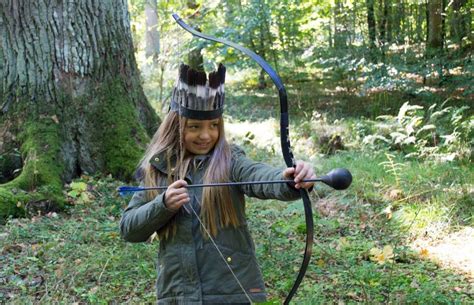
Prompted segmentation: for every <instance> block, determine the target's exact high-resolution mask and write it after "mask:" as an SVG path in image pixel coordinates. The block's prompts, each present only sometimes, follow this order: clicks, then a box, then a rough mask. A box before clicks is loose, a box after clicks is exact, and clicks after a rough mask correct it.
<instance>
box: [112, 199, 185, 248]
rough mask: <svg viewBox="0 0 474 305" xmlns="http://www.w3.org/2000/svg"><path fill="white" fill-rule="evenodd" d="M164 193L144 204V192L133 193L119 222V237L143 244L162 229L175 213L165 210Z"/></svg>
mask: <svg viewBox="0 0 474 305" xmlns="http://www.w3.org/2000/svg"><path fill="white" fill-rule="evenodd" d="M164 196H165V193H164V192H163V193H161V194H159V195H158V196H156V197H155V199H153V200H152V201H150V202H146V200H145V193H144V192H135V194H134V195H133V197H132V199H131V200H130V202H129V204H128V207H127V208H126V209H125V211H124V212H123V214H122V219H121V220H120V235H121V236H122V238H123V239H125V240H126V241H129V242H144V241H146V240H147V239H148V237H150V236H151V235H152V234H153V233H154V232H155V231H157V230H159V229H160V228H161V227H163V226H164V225H165V224H166V223H167V222H168V221H169V220H170V219H171V218H172V217H173V216H174V215H175V214H176V211H173V210H170V209H168V208H166V206H165V204H164Z"/></svg>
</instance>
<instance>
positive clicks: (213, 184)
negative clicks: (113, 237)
mask: <svg viewBox="0 0 474 305" xmlns="http://www.w3.org/2000/svg"><path fill="white" fill-rule="evenodd" d="M319 181H322V179H321V178H316V179H306V180H302V181H301V182H319ZM277 183H294V181H293V180H270V181H241V182H219V183H209V184H188V185H187V186H185V187H186V188H198V187H215V186H235V185H252V184H277ZM167 188H168V186H156V187H141V188H136V189H135V190H132V191H131V192H140V191H148V190H166V189H167Z"/></svg>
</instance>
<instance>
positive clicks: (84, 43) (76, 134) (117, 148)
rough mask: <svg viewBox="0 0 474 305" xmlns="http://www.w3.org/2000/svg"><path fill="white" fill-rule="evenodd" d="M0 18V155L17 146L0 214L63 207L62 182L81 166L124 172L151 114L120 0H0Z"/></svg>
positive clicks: (128, 172) (151, 126) (1, 189)
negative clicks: (12, 169)
mask: <svg viewBox="0 0 474 305" xmlns="http://www.w3.org/2000/svg"><path fill="white" fill-rule="evenodd" d="M0 22H1V28H2V31H1V32H0V59H1V62H3V64H2V65H0V72H1V74H2V83H1V86H0V94H1V95H2V104H1V113H0V135H1V141H0V156H12V155H13V156H14V155H15V154H14V152H15V151H16V152H18V154H17V155H18V157H17V158H16V159H15V158H13V159H14V162H16V164H17V165H16V166H14V167H18V166H19V167H18V168H16V169H15V172H14V171H11V166H10V169H9V171H11V174H9V175H7V177H4V179H3V180H2V182H4V183H3V184H1V185H0V217H4V216H6V215H8V214H13V215H18V214H24V213H25V209H24V207H25V206H32V205H35V204H38V205H42V206H45V205H47V206H59V207H60V206H62V205H63V204H64V203H65V199H64V196H63V195H62V187H63V185H64V183H65V182H69V181H71V179H73V178H75V177H78V176H80V175H81V174H84V173H87V174H93V173H102V174H112V175H113V176H114V177H116V178H119V179H130V178H131V177H132V175H133V171H134V168H135V166H136V164H137V162H138V161H139V159H140V157H141V155H142V153H143V149H144V147H145V145H146V143H147V142H148V139H149V136H150V135H152V134H153V132H154V130H155V129H156V127H157V123H158V117H157V116H156V113H155V112H154V110H153V109H152V108H151V106H150V105H149V104H148V101H147V100H146V98H145V96H144V94H143V90H142V88H141V85H140V80H139V73H138V70H137V67H136V62H135V58H134V53H133V44H132V39H131V32H130V23H129V15H128V11H127V1H125V0H120V1H114V0H106V1H99V0H87V1H86V0H84V1H45V0H37V1H27V0H21V1H18V0H10V1H2V2H0ZM10 159H11V158H10ZM7 163H8V162H7ZM11 163H12V162H10V165H11ZM0 166H2V163H0ZM6 168H7V167H3V166H2V168H0V172H2V173H4V172H5V171H4V170H5V169H6Z"/></svg>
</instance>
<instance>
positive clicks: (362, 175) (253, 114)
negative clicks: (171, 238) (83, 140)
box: [0, 71, 474, 304]
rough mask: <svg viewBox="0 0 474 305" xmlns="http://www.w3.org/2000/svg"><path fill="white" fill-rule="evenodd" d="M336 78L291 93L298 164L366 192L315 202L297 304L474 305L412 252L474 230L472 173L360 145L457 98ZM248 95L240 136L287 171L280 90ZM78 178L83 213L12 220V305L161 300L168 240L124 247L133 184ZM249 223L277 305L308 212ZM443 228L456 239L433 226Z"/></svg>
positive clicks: (77, 199)
mask: <svg viewBox="0 0 474 305" xmlns="http://www.w3.org/2000/svg"><path fill="white" fill-rule="evenodd" d="M315 73H316V72H315ZM325 73H326V72H324V73H323V72H321V71H319V72H317V75H318V78H317V79H314V80H313V81H311V82H308V81H299V82H294V83H290V84H289V85H287V89H288V94H289V101H290V105H291V106H292V107H291V108H290V120H291V121H290V124H291V127H290V131H291V141H292V144H293V147H294V151H295V155H296V157H297V158H300V159H305V160H307V161H310V162H312V164H313V165H314V167H315V169H316V171H317V173H318V175H320V174H324V173H326V172H328V171H329V170H330V169H332V168H336V167H346V168H349V169H350V170H351V172H352V174H353V177H354V182H353V185H352V186H351V187H350V188H349V189H348V190H346V191H342V192H335V191H332V190H330V189H329V188H328V187H326V186H323V185H317V187H316V192H314V193H313V194H312V201H313V207H314V226H315V240H314V247H313V257H312V260H311V263H310V266H309V268H308V271H307V274H306V277H305V278H304V280H303V283H302V285H301V287H300V289H299V290H298V293H297V296H296V299H295V304H327V303H339V304H353V303H365V304H380V303H390V304H392V303H394V304H399V303H400V304H467V303H473V302H474V300H473V298H474V287H473V284H472V277H471V278H469V277H468V276H466V275H463V274H462V273H461V272H460V271H458V270H454V269H447V268H444V267H442V266H441V265H437V264H435V263H434V262H432V261H430V260H429V259H427V258H425V257H421V256H420V255H419V253H418V252H416V251H415V250H413V249H412V248H411V247H410V245H411V243H412V242H413V240H415V239H416V238H420V237H425V236H426V235H429V236H428V237H430V238H433V239H436V238H438V239H439V238H442V237H443V236H446V234H448V233H450V232H455V231H457V230H458V229H460V228H463V227H467V226H471V227H472V226H474V218H473V213H474V202H473V197H474V196H473V195H472V192H473V183H472V181H474V170H473V166H472V164H471V163H470V162H469V161H466V160H464V161H462V160H461V161H453V162H444V163H440V162H432V161H427V160H421V159H420V160H418V159H407V158H405V157H404V155H402V154H401V153H397V152H395V151H389V150H387V149H386V148H377V149H373V148H368V147H364V146H363V145H362V144H361V142H362V139H363V136H365V135H368V134H370V133H372V132H373V130H372V128H373V126H372V125H373V124H372V122H368V121H367V120H366V119H364V118H363V117H366V118H372V119H373V118H375V117H376V116H378V115H381V114H388V113H390V114H395V115H396V113H397V111H398V108H399V106H400V105H402V104H403V103H404V102H405V101H406V100H407V99H408V100H410V101H411V102H412V103H413V104H415V103H418V104H423V105H427V104H429V103H430V102H432V101H433V100H436V101H443V100H445V98H446V97H447V96H443V95H441V94H439V95H435V94H428V93H426V92H425V93H422V94H421V93H420V94H416V95H413V93H406V92H403V91H388V90H385V91H384V90H382V91H380V92H372V93H370V94H368V95H366V96H358V95H357V94H355V91H354V90H353V89H354V87H356V86H359V85H360V84H359V85H357V84H355V83H353V82H351V81H350V80H348V79H344V80H343V81H341V80H338V79H334V77H335V76H334V75H330V74H328V75H326V74H325ZM302 80H305V78H304V77H302ZM229 87H230V88H236V87H234V86H229ZM229 87H227V88H229ZM338 87H341V88H342V89H341V88H338ZM245 88H246V86H244V85H243V86H241V88H239V89H233V90H232V89H230V90H228V93H227V97H228V99H227V106H226V107H227V108H226V115H228V117H227V119H228V120H229V121H230V122H242V121H246V120H248V121H250V122H252V124H253V125H251V126H250V130H251V131H252V132H251V133H247V134H245V135H243V136H232V138H233V139H234V141H235V142H237V143H238V144H242V145H244V148H245V150H246V151H247V153H248V155H249V156H251V157H252V158H253V159H255V160H260V161H264V162H266V163H269V164H273V165H279V166H283V160H282V158H281V157H280V152H279V150H280V147H279V144H278V141H276V142H266V141H265V140H264V139H263V138H262V137H264V136H266V135H267V136H269V137H274V136H275V134H277V133H278V131H275V130H268V131H265V130H262V128H263V126H267V127H268V126H274V127H276V128H277V127H278V123H277V122H276V123H274V122H272V121H271V122H269V121H267V119H268V118H269V117H275V118H276V117H278V111H279V108H278V107H277V105H278V98H277V95H276V91H275V90H274V88H269V89H266V90H263V91H255V90H252V89H249V88H248V87H247V89H245ZM448 95H449V94H448ZM467 98H469V97H466V99H467ZM456 102H457V103H461V104H462V103H463V102H465V100H462V99H459V100H456ZM249 124H250V123H249ZM229 126H230V124H229ZM238 128H241V127H240V126H238ZM334 133H337V134H339V135H340V136H341V137H342V139H343V142H344V146H345V150H343V151H338V152H336V153H333V154H327V152H328V151H329V150H327V149H323V148H322V144H321V140H322V138H323V136H324V135H332V134H334ZM78 181H81V182H85V183H87V186H88V187H87V189H86V191H82V190H79V189H77V190H76V191H77V192H83V193H80V194H75V195H74V196H73V197H74V198H71V197H68V198H67V199H68V201H69V202H70V203H71V205H70V206H69V208H68V209H67V210H66V211H64V212H62V213H59V214H53V213H50V214H48V215H29V216H30V218H28V219H26V218H22V219H10V220H9V221H8V222H7V224H6V225H5V226H2V233H0V266H2V268H0V303H17V304H32V303H41V304H50V303H64V304H68V303H74V302H79V303H92V304H96V303H99V304H106V303H122V302H130V303H154V302H155V301H156V299H155V291H154V282H155V278H156V273H155V259H156V253H157V248H158V244H157V243H156V242H155V243H142V244H130V243H126V242H124V241H122V240H121V239H120V237H119V233H118V222H119V218H120V215H121V211H122V209H123V208H124V207H125V206H126V205H127V199H124V198H120V197H118V195H117V194H116V192H115V189H116V187H117V186H119V185H121V184H123V183H122V182H119V181H115V180H114V179H112V178H109V177H102V178H101V177H95V178H91V177H82V178H81V179H79V180H78ZM68 191H71V189H70V188H68V189H66V192H65V193H67V192H68ZM83 194H86V196H84V195H83ZM65 196H66V194H65ZM84 199H85V200H84ZM247 213H248V219H249V225H250V227H251V230H252V234H253V236H254V239H255V242H256V249H257V256H258V260H259V262H260V265H261V267H262V271H263V273H264V278H265V281H266V285H267V287H268V292H269V297H270V299H271V300H273V301H275V303H276V304H278V303H280V302H281V300H283V299H284V297H285V296H286V294H287V292H288V291H289V289H290V288H291V285H292V284H293V282H294V280H295V276H296V274H297V272H298V269H299V266H300V263H301V258H302V253H303V250H304V238H305V222H304V213H303V207H302V203H301V202H299V201H296V202H291V203H283V202H278V201H258V200H248V209H247ZM440 224H441V227H442V228H443V230H441V231H436V232H434V231H433V230H431V229H430V228H432V227H433V226H435V225H438V226H439V225H440ZM433 232H434V233H433ZM384 246H390V247H391V248H392V249H393V253H394V257H393V262H389V261H385V263H384V264H379V263H377V262H376V261H373V260H372V259H371V250H372V249H374V248H377V249H382V248H383V247H384Z"/></svg>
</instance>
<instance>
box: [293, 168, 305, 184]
mask: <svg viewBox="0 0 474 305" xmlns="http://www.w3.org/2000/svg"><path fill="white" fill-rule="evenodd" d="M307 173H308V167H307V166H305V164H302V167H301V168H300V170H299V171H298V172H297V174H296V177H295V182H297V183H298V182H300V181H301V180H303V179H304V178H306V174H307Z"/></svg>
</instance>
